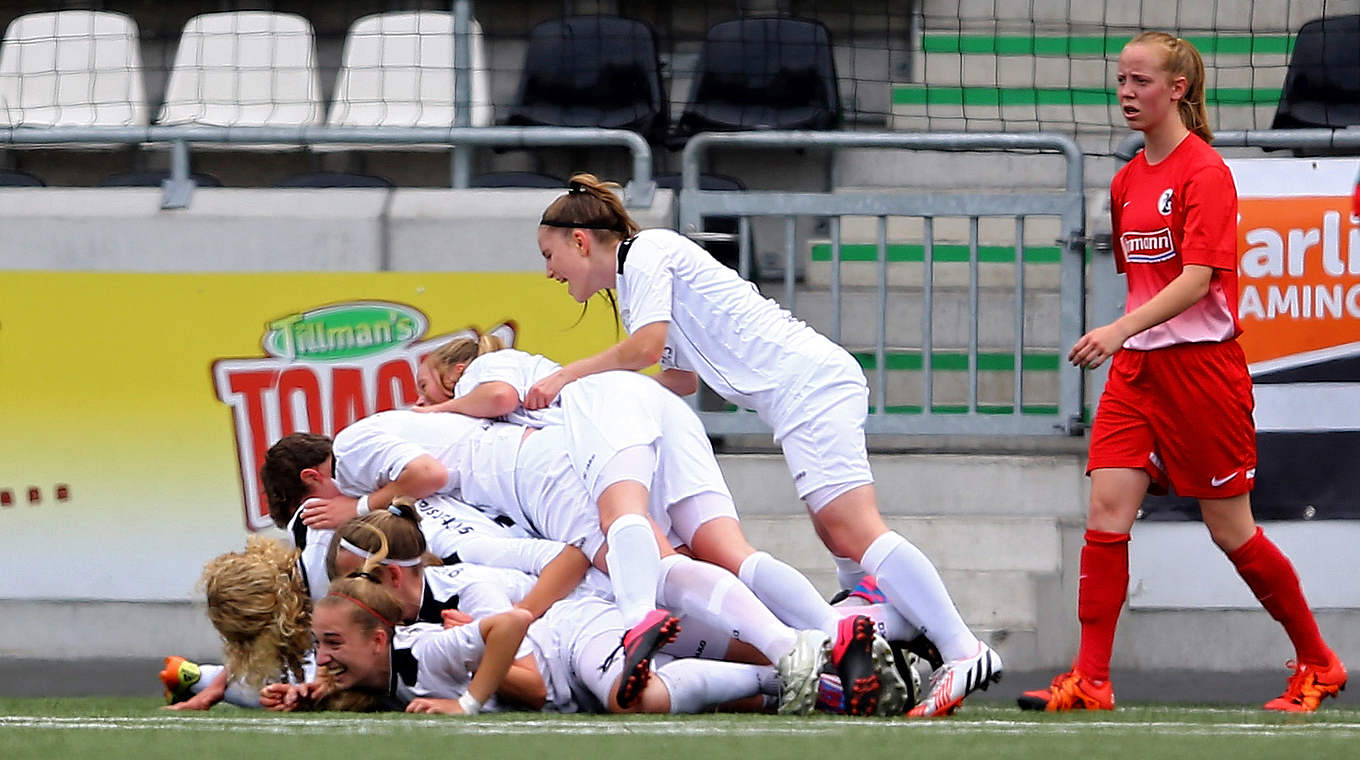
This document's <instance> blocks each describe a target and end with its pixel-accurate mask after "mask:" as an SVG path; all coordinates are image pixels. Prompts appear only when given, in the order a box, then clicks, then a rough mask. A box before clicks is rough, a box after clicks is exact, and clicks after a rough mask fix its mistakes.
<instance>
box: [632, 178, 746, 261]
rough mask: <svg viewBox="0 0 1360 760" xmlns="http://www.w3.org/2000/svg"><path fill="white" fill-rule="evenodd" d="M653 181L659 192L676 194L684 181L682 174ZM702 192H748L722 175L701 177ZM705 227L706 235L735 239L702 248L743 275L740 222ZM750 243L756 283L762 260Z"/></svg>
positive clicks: (713, 220) (712, 221)
mask: <svg viewBox="0 0 1360 760" xmlns="http://www.w3.org/2000/svg"><path fill="white" fill-rule="evenodd" d="M654 179H655V180H656V186H657V187H659V188H664V189H666V190H674V191H676V192H679V191H680V185H681V180H682V177H681V175H680V174H679V173H665V174H658V175H656V177H655V178H654ZM699 189H700V190H717V191H741V190H745V189H746V185H745V184H744V183H743V182H742V181H741V180H739V179H737V178H736V177H728V176H726V175H722V174H700V175H699ZM705 227H706V230H705V231H706V232H719V233H724V234H728V235H732V236H733V239H732V240H708V241H702V242H700V243H699V245H701V246H703V247H704V249H705V250H707V251H708V252H709V253H711V254H713V258H715V259H717V260H718V261H719V262H720V263H722V264H723V265H724V266H727V267H729V268H731V269H735V270H737V271H741V241H739V240H737V239H736V236H737V235H738V234H739V233H740V231H741V223H740V220H739V219H738V218H737V217H735V216H714V217H708V221H707V223H706V224H705ZM748 229H749V228H748ZM748 242H749V247H750V251H751V271H750V272H749V274H748V276H747V279H749V280H751V281H752V282H754V281H757V280H759V279H760V266H759V265H760V262H759V257H757V256H756V255H755V253H756V246H755V240H754V239H752V240H749V241H748Z"/></svg>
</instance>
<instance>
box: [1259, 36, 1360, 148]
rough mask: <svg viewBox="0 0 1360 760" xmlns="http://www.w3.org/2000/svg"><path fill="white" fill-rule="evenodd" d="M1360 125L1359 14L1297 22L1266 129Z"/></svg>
mask: <svg viewBox="0 0 1360 760" xmlns="http://www.w3.org/2000/svg"><path fill="white" fill-rule="evenodd" d="M1356 125H1360V15H1354V16H1334V17H1332V18H1320V19H1314V20H1312V21H1309V22H1308V23H1306V24H1304V25H1303V26H1302V27H1300V28H1299V33H1298V36H1297V37H1296V38H1295V41H1294V53H1293V55H1292V56H1290V59H1289V71H1288V73H1286V74H1285V79H1284V89H1283V92H1282V93H1281V95H1280V105H1279V108H1278V109H1276V111H1275V120H1274V122H1273V123H1272V124H1271V129H1307V128H1313V127H1321V128H1334V129H1337V128H1343V127H1348V126H1356Z"/></svg>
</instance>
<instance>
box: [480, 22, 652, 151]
mask: <svg viewBox="0 0 1360 760" xmlns="http://www.w3.org/2000/svg"><path fill="white" fill-rule="evenodd" d="M505 123H506V124H510V125H514V126H560V127H604V128H608V129H628V130H632V131H634V132H639V133H641V134H642V135H643V136H645V137H647V138H649V139H654V140H659V139H661V138H662V137H663V136H664V133H665V130H666V125H667V123H668V115H667V105H666V95H665V88H664V87H663V85H662V83H661V65H660V63H659V61H658V59H657V52H656V35H655V33H653V31H652V29H651V27H649V26H647V25H646V24H644V23H642V22H641V21H634V20H632V19H626V18H619V17H617V16H567V17H565V18H560V19H555V20H552V21H545V22H543V23H541V24H539V25H538V26H536V27H534V29H533V31H532V32H530V34H529V49H528V53H527V55H526V56H525V60H524V70H523V74H522V76H521V79H520V85H519V96H518V99H517V101H516V103H515V105H513V106H512V107H511V108H510V113H509V116H508V117H507V118H506V120H505Z"/></svg>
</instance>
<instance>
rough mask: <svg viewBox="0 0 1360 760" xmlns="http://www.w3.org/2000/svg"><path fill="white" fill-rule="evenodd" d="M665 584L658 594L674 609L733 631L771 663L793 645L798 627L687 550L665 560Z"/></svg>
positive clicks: (719, 569) (716, 568)
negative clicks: (775, 614)
mask: <svg viewBox="0 0 1360 760" xmlns="http://www.w3.org/2000/svg"><path fill="white" fill-rule="evenodd" d="M661 580H662V587H661V589H660V590H658V592H657V598H658V599H660V600H661V602H662V604H664V605H666V607H667V608H668V609H670V610H671V611H672V612H674V613H676V614H683V615H684V616H686V617H692V618H696V619H698V620H699V621H700V622H702V623H704V624H706V625H710V626H714V627H717V628H725V629H726V630H728V631H730V632H731V634H732V638H734V639H739V640H741V641H745V642H746V643H748V644H750V645H751V646H753V647H755V648H756V649H759V650H760V653H761V654H763V655H765V657H766V659H768V660H769V661H770V662H779V658H780V657H783V656H784V655H785V654H787V653H788V651H789V650H790V649H792V648H793V644H794V642H795V641H796V640H797V638H798V633H797V631H794V630H793V629H792V628H790V627H788V626H787V625H784V624H783V623H781V622H779V618H777V617H775V616H774V613H773V612H770V610H769V608H768V607H766V606H765V605H763V604H761V603H760V600H759V599H757V598H756V595H755V594H753V593H751V589H749V588H746V587H745V586H743V585H742V583H741V581H739V580H737V578H736V576H734V575H732V574H731V573H729V572H727V571H726V570H724V569H722V568H721V567H718V566H717V565H710V564H708V563H707V562H698V561H696V560H693V559H690V558H689V557H686V556H684V555H683V554H673V555H671V556H669V557H667V558H665V559H664V560H662V578H661Z"/></svg>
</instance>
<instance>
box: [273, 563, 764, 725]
mask: <svg viewBox="0 0 1360 760" xmlns="http://www.w3.org/2000/svg"><path fill="white" fill-rule="evenodd" d="M400 611H401V603H400V602H399V601H398V600H397V599H396V598H395V597H394V596H393V595H392V594H390V593H389V592H388V591H387V590H386V589H385V588H384V587H383V586H381V585H379V584H376V583H372V582H369V581H367V580H365V579H362V578H347V579H342V580H339V581H336V582H335V583H334V584H333V585H332V587H331V592H330V594H329V595H328V596H327V597H326V598H324V599H322V600H320V601H318V602H317V605H316V611H315V613H314V615H313V625H312V629H313V632H314V634H315V636H316V639H317V663H318V667H319V668H322V669H324V671H325V672H326V673H327V678H328V682H323V683H322V684H317V683H312V684H307V685H303V686H293V685H286V684H274V685H271V686H270V687H267V688H266V689H265V691H264V692H262V693H261V703H262V704H264V705H265V706H266V707H271V708H274V709H292V708H296V707H299V706H302V705H304V704H305V702H306V701H307V700H308V699H310V698H315V697H316V696H318V695H319V694H326V695H329V694H331V693H333V692H334V691H344V690H351V689H355V690H361V691H364V692H367V693H368V694H370V695H372V696H373V697H374V698H375V700H376V701H377V702H379V703H385V704H389V705H392V706H401V705H404V706H405V709H406V710H407V711H408V712H429V713H446V714H455V715H456V714H476V713H478V712H480V711H481V710H483V709H501V708H502V707H503V705H502V704H501V703H500V701H504V702H505V703H506V705H504V706H510V705H518V706H523V707H530V708H534V709H543V710H550V711H556V712H576V711H579V710H587V711H600V710H608V711H609V712H661V713H666V712H697V711H699V710H702V709H705V708H708V707H711V706H713V705H716V704H720V703H723V702H730V701H733V700H738V699H743V698H749V697H757V696H760V695H761V694H763V693H768V692H770V691H772V690H773V689H777V688H778V680H777V678H776V677H775V676H774V673H773V668H771V667H770V666H768V665H766V666H758V665H743V664H738V663H727V662H715V661H710V660H675V661H673V662H670V663H667V664H666V665H663V666H661V667H660V668H658V669H657V676H658V677H657V678H655V679H651V680H649V681H648V683H647V685H646V686H645V687H644V688H643V689H642V693H641V695H640V697H639V699H638V700H637V702H636V703H635V704H634V705H633V706H632V707H630V708H623V707H622V706H620V705H619V704H618V703H617V702H616V701H615V699H614V694H616V693H617V689H616V685H617V684H618V682H619V681H620V679H621V674H622V669H623V666H622V661H621V660H620V659H619V658H617V657H611V656H610V652H611V651H613V650H614V649H615V648H616V647H617V644H616V642H617V641H618V640H619V637H620V636H621V634H622V632H623V626H622V621H621V620H620V619H619V616H618V611H617V609H616V608H615V607H614V606H613V605H611V604H609V603H608V602H605V601H603V600H600V599H595V598H589V597H586V598H582V599H574V600H567V601H563V602H559V603H558V604H555V605H553V606H552V607H551V608H550V609H549V611H548V613H547V614H546V615H545V616H544V617H543V618H541V619H540V620H539V621H537V622H535V623H533V624H532V625H531V624H530V622H529V621H530V615H529V613H528V612H526V611H524V610H518V609H516V610H511V611H509V612H504V613H500V614H497V615H493V616H491V617H487V618H483V619H481V620H478V621H473V622H471V623H468V624H466V625H461V626H457V627H453V628H442V627H438V626H432V625H428V624H416V625H414V626H404V627H398V626H397V625H396V622H395V621H396V620H397V619H398V616H399V615H400ZM522 643H523V644H526V645H527V646H526V647H523V648H522V647H521V644H522ZM521 651H523V652H524V656H519V653H520V652H521ZM493 698H496V700H493Z"/></svg>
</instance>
